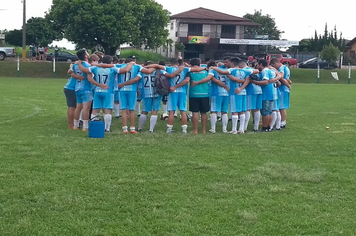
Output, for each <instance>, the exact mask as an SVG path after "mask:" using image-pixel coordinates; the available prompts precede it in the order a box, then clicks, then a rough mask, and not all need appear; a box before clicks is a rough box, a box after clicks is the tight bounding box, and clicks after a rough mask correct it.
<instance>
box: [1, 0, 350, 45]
mask: <svg viewBox="0 0 356 236" xmlns="http://www.w3.org/2000/svg"><path fill="white" fill-rule="evenodd" d="M21 2H22V1H21V0H10V1H9V0H0V30H4V29H8V30H13V29H20V28H21V26H22V3H21ZM156 2H158V3H160V4H161V5H163V8H165V9H167V10H168V11H169V12H171V13H172V14H177V13H181V12H184V11H188V10H191V9H194V8H198V7H204V8H208V9H211V10H215V11H220V12H223V13H226V14H230V15H234V16H238V17H242V16H243V15H245V14H246V13H251V14H253V13H254V11H255V10H262V13H263V14H269V15H271V17H272V18H274V19H275V21H276V25H277V27H278V28H279V29H280V30H282V31H284V32H285V33H284V34H282V38H283V39H287V40H291V41H299V40H302V39H303V38H310V37H313V36H314V31H315V30H317V31H318V33H319V34H322V33H323V32H324V27H325V23H327V24H328V27H329V30H330V29H333V28H334V26H335V25H336V27H337V31H338V32H339V33H340V32H342V33H343V37H344V38H346V39H353V38H354V37H356V30H355V27H354V26H353V24H352V23H353V22H351V19H353V16H354V14H355V13H354V11H355V7H356V1H354V0H339V1H337V3H338V6H337V5H336V2H335V1H331V0H299V1H294V2H293V1H282V0H281V1H275V4H271V3H272V2H273V1H266V0H253V1H244V2H243V1H237V0H223V1H221V2H220V1H216V0H193V1H192V0H179V1H173V0H156ZM248 2H250V4H247V3H248ZM26 3H27V17H26V18H27V19H29V18H31V17H43V16H44V15H45V12H46V11H48V10H49V9H50V7H51V5H52V0H26ZM252 3H253V4H252ZM339 33H338V34H339ZM56 44H58V45H59V46H65V47H67V48H68V47H73V45H71V44H70V43H68V42H67V41H64V42H60V43H56Z"/></svg>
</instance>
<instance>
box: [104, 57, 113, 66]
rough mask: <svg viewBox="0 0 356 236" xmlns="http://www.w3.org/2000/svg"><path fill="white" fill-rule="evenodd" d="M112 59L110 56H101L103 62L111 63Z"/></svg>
mask: <svg viewBox="0 0 356 236" xmlns="http://www.w3.org/2000/svg"><path fill="white" fill-rule="evenodd" d="M112 61H113V59H112V56H104V57H103V63H105V64H111V63H112Z"/></svg>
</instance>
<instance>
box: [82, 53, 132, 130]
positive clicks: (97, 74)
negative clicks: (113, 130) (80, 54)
mask: <svg viewBox="0 0 356 236" xmlns="http://www.w3.org/2000/svg"><path fill="white" fill-rule="evenodd" d="M112 61H113V58H112V57H111V56H104V57H103V63H104V64H111V63H112ZM132 65H133V63H131V64H129V65H128V66H127V67H126V68H124V69H119V68H117V67H111V68H101V67H98V66H100V65H97V66H94V67H90V68H84V67H83V66H82V65H80V64H79V67H80V69H81V71H83V72H84V73H88V80H89V82H90V83H92V84H94V85H95V93H94V104H93V112H92V117H95V116H97V115H98V114H99V112H100V110H101V109H102V110H103V113H104V123H105V131H106V132H110V127H111V121H112V116H111V113H112V109H113V103H114V92H115V86H116V85H117V82H116V79H117V74H123V73H126V72H128V71H129V70H130V69H131V67H132ZM91 74H93V75H94V78H92V77H91Z"/></svg>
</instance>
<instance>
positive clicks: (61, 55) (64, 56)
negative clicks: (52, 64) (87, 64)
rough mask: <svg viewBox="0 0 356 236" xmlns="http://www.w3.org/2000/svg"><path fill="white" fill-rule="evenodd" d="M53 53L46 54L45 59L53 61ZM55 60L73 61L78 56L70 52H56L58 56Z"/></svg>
mask: <svg viewBox="0 0 356 236" xmlns="http://www.w3.org/2000/svg"><path fill="white" fill-rule="evenodd" d="M53 57H54V53H50V54H48V55H47V61H53ZM56 61H66V62H74V61H78V57H77V56H76V55H74V54H72V53H70V52H58V57H57V58H56Z"/></svg>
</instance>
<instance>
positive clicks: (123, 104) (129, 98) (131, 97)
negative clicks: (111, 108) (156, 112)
mask: <svg viewBox="0 0 356 236" xmlns="http://www.w3.org/2000/svg"><path fill="white" fill-rule="evenodd" d="M119 97H120V110H126V109H129V110H130V111H134V110H135V106H136V100H137V92H136V91H120V93H119Z"/></svg>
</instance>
